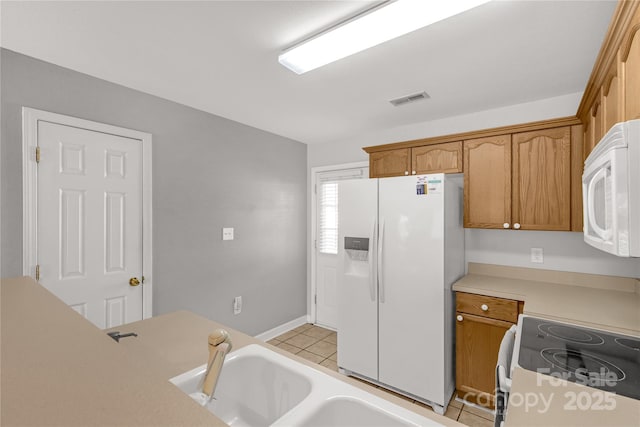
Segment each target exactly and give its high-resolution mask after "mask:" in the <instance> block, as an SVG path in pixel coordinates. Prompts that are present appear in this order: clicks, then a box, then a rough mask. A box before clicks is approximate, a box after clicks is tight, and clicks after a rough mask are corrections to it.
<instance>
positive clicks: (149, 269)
mask: <svg viewBox="0 0 640 427" xmlns="http://www.w3.org/2000/svg"><path fill="white" fill-rule="evenodd" d="M39 121H45V122H51V123H57V124H62V125H66V126H72V127H76V128H80V129H87V130H91V131H95V132H101V133H106V134H111V135H116V136H122V137H125V138H131V139H135V140H139V141H140V142H141V143H142V269H143V273H142V275H143V276H144V286H143V287H142V301H143V303H142V318H143V319H147V318H149V317H151V316H152V308H153V301H152V298H153V246H152V235H151V232H152V230H153V227H152V223H151V221H152V214H151V207H152V203H151V196H152V191H151V189H152V187H151V134H150V133H145V132H139V131H136V130H131V129H125V128H121V127H117V126H111V125H107V124H104V123H98V122H93V121H90V120H84V119H78V118H76V117H71V116H65V115H62V114H56V113H50V112H48V111H42V110H36V109H34V108H28V107H22V274H24V275H25V276H31V277H35V268H36V264H37V255H38V235H37V230H38V228H37V227H38V223H37V218H38V168H37V163H36V147H37V145H38V122H39Z"/></svg>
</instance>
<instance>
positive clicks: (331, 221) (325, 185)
mask: <svg viewBox="0 0 640 427" xmlns="http://www.w3.org/2000/svg"><path fill="white" fill-rule="evenodd" d="M319 196H320V197H319V202H320V218H319V219H320V223H319V233H318V250H319V251H320V252H321V253H323V254H337V253H338V181H323V182H321V183H320V194H319Z"/></svg>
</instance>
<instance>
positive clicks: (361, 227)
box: [337, 179, 378, 379]
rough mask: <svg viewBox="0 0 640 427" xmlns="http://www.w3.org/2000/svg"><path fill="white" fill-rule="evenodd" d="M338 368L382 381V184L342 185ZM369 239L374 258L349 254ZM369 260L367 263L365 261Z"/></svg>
mask: <svg viewBox="0 0 640 427" xmlns="http://www.w3.org/2000/svg"><path fill="white" fill-rule="evenodd" d="M338 200H339V201H338V206H339V208H338V229H339V231H338V239H339V241H338V274H337V276H338V366H339V367H341V368H343V369H346V370H348V371H351V372H355V373H357V374H359V375H363V376H366V377H369V378H373V379H376V378H377V377H378V357H377V354H378V296H377V294H378V292H377V285H376V276H377V275H376V265H375V259H376V256H375V254H376V252H375V251H376V249H377V245H376V238H377V232H376V228H377V222H376V211H377V206H378V180H377V179H358V180H349V181H340V185H339V187H338ZM347 237H348V238H350V239H348V240H347V242H348V243H347V246H348V247H349V248H353V247H355V246H354V245H355V244H357V242H359V241H364V239H369V241H368V251H367V252H368V253H367V254H362V251H361V250H360V251H355V250H353V249H348V250H345V238H347ZM365 258H366V259H365Z"/></svg>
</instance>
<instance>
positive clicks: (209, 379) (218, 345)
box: [202, 329, 231, 400]
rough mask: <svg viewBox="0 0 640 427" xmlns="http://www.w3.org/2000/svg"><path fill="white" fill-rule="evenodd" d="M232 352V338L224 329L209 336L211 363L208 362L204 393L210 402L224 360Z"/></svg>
mask: <svg viewBox="0 0 640 427" xmlns="http://www.w3.org/2000/svg"><path fill="white" fill-rule="evenodd" d="M230 351H231V338H230V337H229V333H228V332H227V331H225V330H224V329H216V330H215V331H213V332H212V333H211V334H209V361H208V362H207V371H206V372H205V374H204V382H203V384H202V393H203V394H205V395H206V396H207V397H208V398H209V400H210V399H212V398H213V393H214V391H215V390H216V385H217V384H218V377H219V376H220V371H221V370H222V364H223V363H224V358H225V357H226V356H227V353H229V352H230Z"/></svg>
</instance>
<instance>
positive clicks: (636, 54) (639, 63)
mask: <svg viewBox="0 0 640 427" xmlns="http://www.w3.org/2000/svg"><path fill="white" fill-rule="evenodd" d="M634 20H635V21H638V24H640V9H639V10H638V12H637V13H636V17H635V18H634ZM633 31H634V32H633V33H631V34H630V36H629V39H628V41H627V42H626V44H625V45H623V50H622V62H623V68H624V79H625V82H624V93H625V96H624V119H625V120H633V119H640V96H638V94H640V25H635V26H634V27H633Z"/></svg>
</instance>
